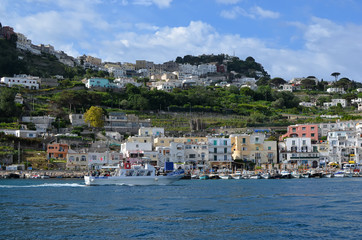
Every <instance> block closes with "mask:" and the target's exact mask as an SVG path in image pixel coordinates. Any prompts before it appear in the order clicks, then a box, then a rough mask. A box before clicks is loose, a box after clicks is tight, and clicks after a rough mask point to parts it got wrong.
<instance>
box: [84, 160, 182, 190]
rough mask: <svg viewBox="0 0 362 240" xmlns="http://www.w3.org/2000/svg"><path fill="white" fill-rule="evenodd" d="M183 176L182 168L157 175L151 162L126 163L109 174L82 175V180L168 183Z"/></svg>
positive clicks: (100, 182) (120, 183)
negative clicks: (139, 163) (123, 166)
mask: <svg viewBox="0 0 362 240" xmlns="http://www.w3.org/2000/svg"><path fill="white" fill-rule="evenodd" d="M183 176H184V170H183V169H181V170H176V171H173V172H169V173H167V174H166V175H158V174H156V169H155V168H154V167H153V166H152V165H151V164H148V163H146V164H144V165H133V166H131V165H130V164H126V166H125V168H121V167H117V168H116V169H115V171H114V172H113V173H111V174H110V175H109V176H107V175H104V176H84V181H85V184H86V185H168V184H172V183H173V182H175V181H177V180H180V179H181V178H182V177H183Z"/></svg>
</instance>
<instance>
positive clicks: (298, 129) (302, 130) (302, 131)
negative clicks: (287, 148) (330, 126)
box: [279, 124, 318, 141]
mask: <svg viewBox="0 0 362 240" xmlns="http://www.w3.org/2000/svg"><path fill="white" fill-rule="evenodd" d="M289 137H306V138H311V139H312V140H315V141H318V125H317V124H302V125H299V124H297V125H291V126H288V130H287V133H286V134H284V135H282V136H281V137H280V138H279V141H283V139H284V138H289Z"/></svg>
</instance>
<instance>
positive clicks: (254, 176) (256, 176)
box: [250, 174, 261, 179]
mask: <svg viewBox="0 0 362 240" xmlns="http://www.w3.org/2000/svg"><path fill="white" fill-rule="evenodd" d="M260 178H261V177H260V175H259V174H255V175H251V176H250V179H260Z"/></svg>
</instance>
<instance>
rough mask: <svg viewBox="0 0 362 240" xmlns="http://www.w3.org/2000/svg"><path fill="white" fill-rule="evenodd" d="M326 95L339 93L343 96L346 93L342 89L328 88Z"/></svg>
mask: <svg viewBox="0 0 362 240" xmlns="http://www.w3.org/2000/svg"><path fill="white" fill-rule="evenodd" d="M327 92H328V93H339V94H345V93H346V91H344V89H343V88H328V89H327Z"/></svg>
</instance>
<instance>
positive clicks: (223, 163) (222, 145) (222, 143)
mask: <svg viewBox="0 0 362 240" xmlns="http://www.w3.org/2000/svg"><path fill="white" fill-rule="evenodd" d="M208 153H209V163H210V165H211V167H212V168H218V169H223V168H229V169H230V168H231V164H232V162H233V160H232V157H231V139H230V138H215V137H211V138H208Z"/></svg>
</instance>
